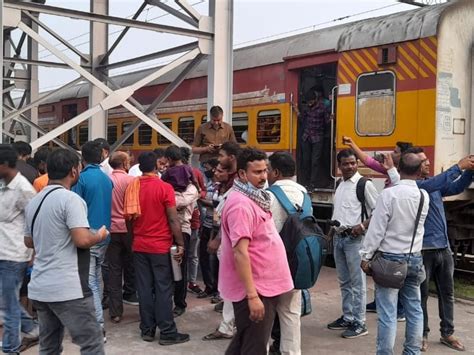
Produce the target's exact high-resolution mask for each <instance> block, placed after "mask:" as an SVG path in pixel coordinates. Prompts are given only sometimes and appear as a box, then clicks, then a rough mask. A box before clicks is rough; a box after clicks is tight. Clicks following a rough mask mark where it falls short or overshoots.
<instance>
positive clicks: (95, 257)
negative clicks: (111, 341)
mask: <svg viewBox="0 0 474 355" xmlns="http://www.w3.org/2000/svg"><path fill="white" fill-rule="evenodd" d="M107 247H108V245H107V244H106V245H96V246H93V247H92V248H90V256H91V262H90V264H89V288H90V289H91V291H92V294H93V296H94V306H95V317H96V319H97V322H98V323H99V325H100V326H101V327H102V328H103V327H104V312H103V310H102V264H103V263H104V259H105V252H106V251H107Z"/></svg>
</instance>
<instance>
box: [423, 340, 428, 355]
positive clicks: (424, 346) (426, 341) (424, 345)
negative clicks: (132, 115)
mask: <svg viewBox="0 0 474 355" xmlns="http://www.w3.org/2000/svg"><path fill="white" fill-rule="evenodd" d="M427 350H428V338H426V337H423V341H422V342H421V351H422V352H426V351H427Z"/></svg>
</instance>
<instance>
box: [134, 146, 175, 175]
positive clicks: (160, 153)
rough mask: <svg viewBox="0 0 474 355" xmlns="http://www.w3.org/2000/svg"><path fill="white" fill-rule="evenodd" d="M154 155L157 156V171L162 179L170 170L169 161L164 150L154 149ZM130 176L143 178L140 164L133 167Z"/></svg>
mask: <svg viewBox="0 0 474 355" xmlns="http://www.w3.org/2000/svg"><path fill="white" fill-rule="evenodd" d="M153 153H155V154H156V157H157V160H156V169H157V174H158V176H160V177H161V175H163V173H164V172H165V171H166V168H168V159H166V157H165V150H164V149H163V148H156V149H153ZM128 175H130V176H142V172H141V171H140V164H135V165H133V166H132V167H131V168H130V170H129V171H128Z"/></svg>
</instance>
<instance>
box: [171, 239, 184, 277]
mask: <svg viewBox="0 0 474 355" xmlns="http://www.w3.org/2000/svg"><path fill="white" fill-rule="evenodd" d="M170 253H171V268H172V269H173V279H174V281H181V280H182V279H183V274H182V273H181V266H180V265H179V263H178V261H177V260H176V259H175V258H174V256H175V255H176V254H178V247H177V246H176V245H173V246H172V247H171V249H170Z"/></svg>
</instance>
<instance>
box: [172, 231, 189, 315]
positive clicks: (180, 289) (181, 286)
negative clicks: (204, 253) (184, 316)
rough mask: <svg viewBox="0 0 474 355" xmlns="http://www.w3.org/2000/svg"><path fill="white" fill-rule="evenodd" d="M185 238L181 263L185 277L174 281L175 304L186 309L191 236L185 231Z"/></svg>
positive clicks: (182, 273)
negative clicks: (187, 260)
mask: <svg viewBox="0 0 474 355" xmlns="http://www.w3.org/2000/svg"><path fill="white" fill-rule="evenodd" d="M183 238H184V256H183V262H182V263H181V265H180V266H181V275H183V278H182V279H181V281H175V282H174V297H173V300H174V305H175V306H176V307H178V308H183V309H185V308H186V307H187V306H188V304H187V303H186V295H187V293H188V291H187V290H188V263H187V262H185V260H186V258H187V257H188V252H189V239H190V238H191V236H190V235H189V234H188V233H183Z"/></svg>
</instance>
